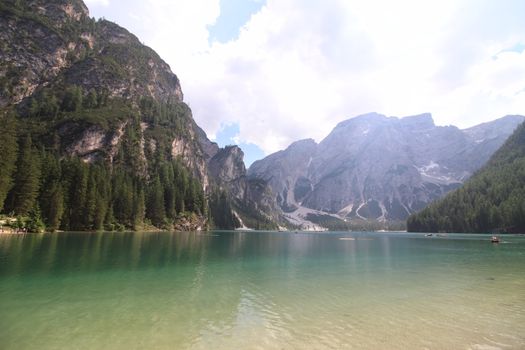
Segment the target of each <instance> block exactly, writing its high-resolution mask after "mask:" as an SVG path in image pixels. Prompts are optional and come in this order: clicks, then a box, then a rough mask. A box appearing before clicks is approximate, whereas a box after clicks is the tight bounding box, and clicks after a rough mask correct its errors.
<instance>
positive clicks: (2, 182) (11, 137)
mask: <svg viewBox="0 0 525 350" xmlns="http://www.w3.org/2000/svg"><path fill="white" fill-rule="evenodd" d="M16 125H17V123H16V119H15V117H14V116H13V115H12V114H10V113H9V114H6V115H5V116H3V117H0V155H1V156H0V212H1V211H2V209H3V208H4V201H5V199H6V197H7V193H8V192H9V190H10V189H11V188H12V187H13V183H14V181H13V172H14V171H15V168H16V159H17V152H18V143H17V136H16Z"/></svg>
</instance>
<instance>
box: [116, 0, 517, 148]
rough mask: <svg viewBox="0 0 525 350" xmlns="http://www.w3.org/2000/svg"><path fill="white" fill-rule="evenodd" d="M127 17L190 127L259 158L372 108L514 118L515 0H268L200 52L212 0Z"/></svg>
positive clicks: (466, 119) (151, 7)
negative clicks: (170, 77)
mask: <svg viewBox="0 0 525 350" xmlns="http://www.w3.org/2000/svg"><path fill="white" fill-rule="evenodd" d="M112 1H119V0H112ZM112 3H113V2H112ZM130 13H134V14H135V15H136V17H137V18H138V20H137V21H136V22H134V23H131V26H132V28H130V29H131V30H132V31H135V32H136V34H138V35H139V37H140V38H141V39H142V40H144V41H145V42H146V43H147V44H148V45H150V46H152V47H153V48H154V49H155V50H157V51H158V52H159V54H160V55H161V56H162V57H163V58H164V59H165V60H166V61H167V62H168V63H169V64H170V65H171V67H172V69H173V71H174V72H175V73H176V74H177V75H178V76H179V78H180V79H181V82H182V87H183V91H184V92H185V99H186V101H187V102H188V103H189V104H190V106H191V107H192V109H193V112H194V117H195V119H196V121H197V122H198V123H199V125H201V126H202V127H203V128H204V129H205V130H206V132H207V133H208V134H209V135H211V136H214V135H215V134H216V133H217V132H218V131H219V130H220V128H221V125H225V124H231V123H239V126H240V133H239V135H238V139H239V141H242V142H247V143H254V144H257V145H258V146H260V147H261V148H262V149H263V150H264V151H265V152H273V151H276V150H278V149H282V148H285V147H286V146H287V145H288V144H289V143H290V142H292V141H295V140H297V139H300V138H306V137H313V138H316V139H317V140H320V139H321V138H322V137H324V136H325V135H326V134H327V133H328V132H329V131H330V130H331V129H332V128H333V127H334V126H335V124H336V123H337V122H339V121H341V120H343V119H346V118H349V117H353V116H355V115H358V114H360V113H367V112H371V111H377V112H381V113H384V114H388V115H397V116H405V115H411V114H416V113H422V112H432V113H433V115H434V119H435V120H436V122H437V123H438V124H441V125H444V124H454V125H458V126H460V127H465V126H469V125H473V124H476V123H481V122H484V121H487V120H491V119H494V118H497V117H500V116H503V115H505V114H511V113H521V114H525V83H524V82H525V53H523V52H522V53H518V52H505V51H504V50H505V49H507V48H509V47H513V46H515V45H516V44H518V43H521V44H525V21H523V20H522V14H523V13H525V2H523V1H521V0H502V1H489V0H479V1H474V0H442V1H420V0H399V1H379V0H375V1H374V0H372V1H347V0H327V1H322V2H321V1H315V0H268V1H267V3H266V4H265V6H263V7H262V9H261V10H260V12H259V13H257V14H255V15H253V16H252V18H251V20H250V22H249V23H247V24H246V25H245V26H244V27H243V28H242V30H241V33H240V35H239V37H238V39H236V40H234V41H230V42H228V43H225V44H221V43H213V44H212V45H211V46H210V44H209V42H208V38H209V33H208V28H209V26H210V25H211V24H213V23H214V22H215V21H216V20H217V18H218V16H219V15H220V6H219V0H200V1H195V0H193V1H192V0H178V1H168V0H159V1H153V0H149V1H147V2H145V3H140V5H135V6H134V8H130V9H129V11H128V18H129V14H130ZM116 21H117V22H119V23H121V21H119V20H118V19H116ZM124 25H126V24H125V23H124Z"/></svg>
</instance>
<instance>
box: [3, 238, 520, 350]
mask: <svg viewBox="0 0 525 350" xmlns="http://www.w3.org/2000/svg"><path fill="white" fill-rule="evenodd" d="M488 239H489V237H488V236H483V235H448V237H432V238H428V237H424V235H421V234H406V233H384V234H383V233H381V234H380V233H335V232H334V233H322V234H320V233H317V234H315V233H298V234H294V233H277V232H273V233H272V232H228V231H220V232H213V233H210V234H203V233H169V232H165V233H164V232H163V233H97V234H95V233H57V234H45V235H0V348H1V349H305V348H308V349H325V348H326V349H330V348H334V349H340V348H344V349H353V348H355V349H525V237H522V236H508V237H504V242H503V243H501V244H491V243H490V242H489V241H488Z"/></svg>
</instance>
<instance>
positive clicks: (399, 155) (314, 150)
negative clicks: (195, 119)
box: [249, 113, 523, 221]
mask: <svg viewBox="0 0 525 350" xmlns="http://www.w3.org/2000/svg"><path fill="white" fill-rule="evenodd" d="M522 120H523V117H515V118H514V117H505V118H501V119H499V120H496V121H493V122H491V123H489V124H487V125H483V124H482V125H479V126H477V127H474V128H470V129H467V130H465V131H462V130H460V129H458V128H457V127H454V126H446V127H441V126H436V125H435V124H434V121H433V119H432V116H431V115H430V114H429V113H424V114H420V115H415V116H409V117H404V118H397V117H386V116H384V115H381V114H378V113H369V114H364V115H360V116H357V117H355V118H351V119H348V120H345V121H343V122H341V123H339V124H338V125H337V126H336V127H335V128H334V129H333V130H332V132H331V133H330V134H329V135H328V136H327V137H326V138H325V139H324V140H322V141H321V142H320V143H319V145H315V143H314V142H313V141H310V142H305V141H299V142H298V143H294V144H292V145H290V147H288V148H287V149H286V150H284V151H279V152H276V153H274V154H271V155H269V156H268V157H266V158H265V159H262V160H260V161H258V162H255V163H254V164H253V165H252V166H251V167H250V169H249V175H250V177H252V178H260V179H265V180H267V181H268V182H269V183H270V186H271V187H272V190H273V192H274V196H275V200H276V202H277V203H278V205H279V206H280V207H281V209H282V210H283V211H284V212H287V213H289V214H288V215H289V216H290V217H293V218H295V219H297V218H300V217H301V216H304V215H303V214H304V213H305V212H312V211H315V212H316V213H317V214H316V215H319V212H325V213H326V214H328V215H332V216H333V215H336V216H339V217H340V218H341V219H345V220H379V221H389V220H404V219H406V218H407V216H408V215H409V214H411V213H413V212H414V211H417V210H419V209H421V208H423V207H424V206H426V205H427V204H428V203H430V202H431V201H432V200H434V199H436V198H439V197H441V196H443V195H444V194H445V193H446V192H448V191H450V190H451V189H454V188H456V187H457V186H459V185H460V184H461V183H462V182H463V181H465V179H467V178H468V177H469V176H470V175H471V174H472V173H473V172H474V171H476V170H477V169H479V167H480V166H482V165H483V164H484V163H485V162H486V161H487V160H488V159H489V157H490V155H492V154H493V153H494V151H495V150H496V149H497V148H498V147H499V146H501V144H502V143H503V142H504V140H505V139H506V138H507V137H508V136H509V135H510V134H511V133H512V131H513V130H514V129H515V128H516V126H517V125H518V124H519V123H520V122H521V121H522ZM305 145H309V147H305Z"/></svg>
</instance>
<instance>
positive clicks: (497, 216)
mask: <svg viewBox="0 0 525 350" xmlns="http://www.w3.org/2000/svg"><path fill="white" fill-rule="evenodd" d="M524 198H525V123H522V124H521V125H520V126H519V127H518V128H517V129H516V131H515V132H514V133H513V134H512V136H510V137H509V139H508V140H507V141H506V142H505V143H504V145H503V146H502V147H501V148H500V149H499V150H498V151H497V152H496V153H494V155H493V156H492V157H491V158H490V160H489V162H488V163H487V164H486V165H485V166H484V167H483V168H482V169H480V170H479V171H478V172H477V173H475V174H474V175H473V176H472V177H471V178H470V179H469V180H468V181H467V182H465V184H464V185H463V186H462V187H461V188H459V189H457V190H455V191H454V192H452V193H449V194H448V195H447V196H445V197H444V198H443V199H441V200H439V201H437V202H435V203H432V204H431V205H430V206H428V207H427V208H425V209H424V210H422V211H421V212H419V213H417V214H414V215H412V216H410V217H409V218H408V221H407V229H408V230H409V231H413V232H415V231H419V232H490V231H493V232H525V201H524Z"/></svg>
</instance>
